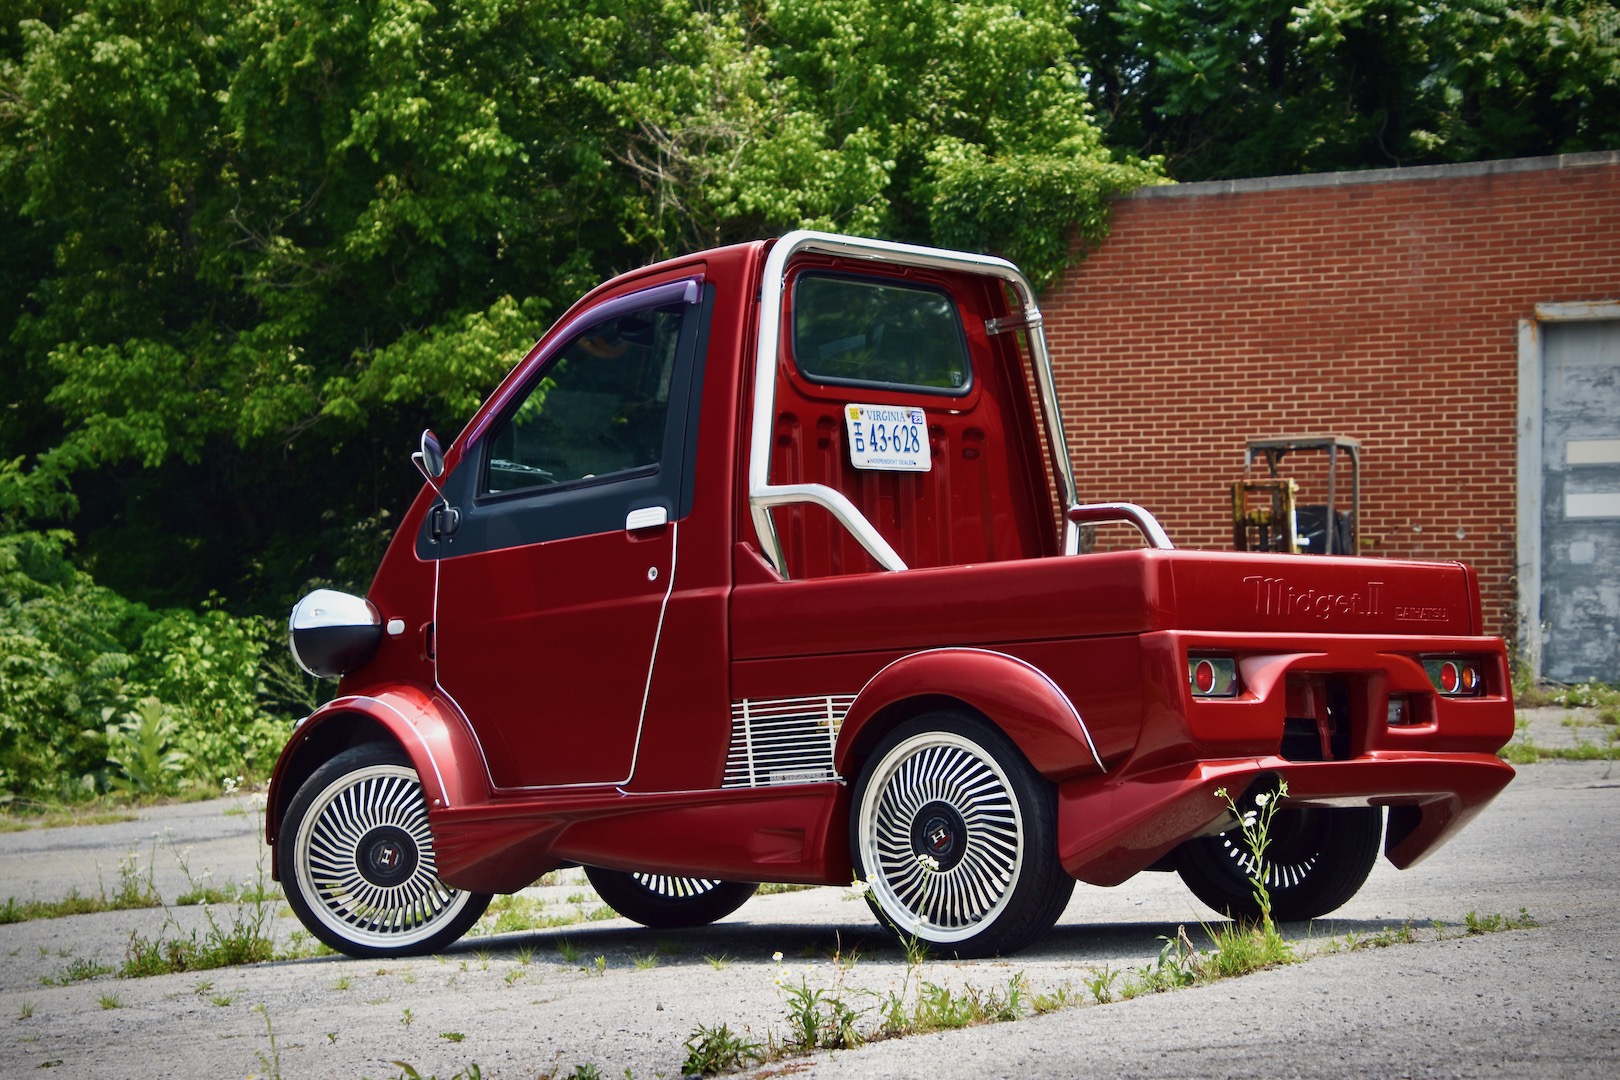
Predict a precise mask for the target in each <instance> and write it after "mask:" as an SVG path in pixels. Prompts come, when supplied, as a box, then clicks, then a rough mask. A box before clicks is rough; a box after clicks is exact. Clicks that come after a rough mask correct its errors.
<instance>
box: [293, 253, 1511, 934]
mask: <svg viewBox="0 0 1620 1080" xmlns="http://www.w3.org/2000/svg"><path fill="white" fill-rule="evenodd" d="M1041 322H1042V320H1041V313H1040V309H1039V306H1038V303H1037V299H1036V297H1035V294H1034V292H1033V290H1032V289H1031V288H1030V286H1029V283H1028V282H1027V280H1026V279H1025V278H1024V276H1023V275H1022V274H1021V273H1020V272H1019V271H1018V269H1017V268H1016V267H1015V266H1013V265H1012V264H1011V263H1008V262H1006V261H1005V260H1001V259H997V258H993V257H989V256H985V255H977V254H972V253H965V252H953V251H944V250H939V249H932V248H921V247H914V246H910V245H902V244H895V243H889V242H884V241H877V240H866V239H860V238H855V237H846V236H837V235H831V234H825V233H815V232H798V233H793V234H790V235H788V236H785V237H782V238H781V239H778V240H775V241H762V242H756V243H750V244H743V245H737V246H733V247H728V248H721V249H717V250H713V251H707V252H702V253H699V254H695V255H692V256H688V257H685V258H680V259H674V260H671V261H668V262H664V263H660V264H657V265H655V266H651V267H647V268H645V269H642V270H639V271H636V272H633V273H630V274H626V275H623V276H621V277H618V278H615V279H614V280H612V281H609V282H607V283H605V284H603V285H602V286H600V287H599V288H597V289H596V290H594V291H593V292H591V293H590V294H589V295H587V296H586V297H584V298H582V299H581V300H580V301H579V302H578V303H576V304H575V305H574V306H573V307H572V308H571V309H570V310H569V311H568V312H567V313H565V314H564V316H563V317H562V318H561V319H560V320H559V321H558V322H557V324H556V325H555V326H553V327H552V328H551V329H550V330H549V331H548V332H547V333H546V334H545V336H543V337H542V338H541V339H540V341H539V342H538V343H537V344H536V345H535V346H534V347H533V349H531V350H530V352H529V353H528V354H527V355H526V356H525V357H524V359H523V360H522V361H521V362H519V363H518V364H517V365H516V366H515V367H514V368H513V370H512V372H511V373H510V374H509V375H508V376H507V378H506V379H505V380H504V381H503V382H502V383H501V385H500V386H499V387H498V388H496V389H495V391H494V392H493V393H492V394H491V395H490V397H489V398H488V399H487V400H486V401H485V403H484V404H483V405H482V406H481V407H480V409H479V410H478V411H477V413H476V414H475V415H474V416H473V418H472V420H471V421H470V422H469V423H468V424H467V426H466V428H465V429H464V430H463V431H462V432H461V433H460V435H459V436H457V437H456V438H455V439H454V440H453V441H452V442H451V443H450V444H449V446H448V447H443V448H441V446H440V444H439V443H438V441H437V439H435V438H433V437H432V436H431V435H425V436H424V440H423V444H422V447H421V451H420V453H419V454H418V455H417V459H418V462H419V465H420V467H421V468H422V470H423V473H424V480H425V483H424V485H423V487H422V489H421V491H420V493H419V494H418V496H417V498H416V500H415V501H414V503H413V504H412V506H411V508H410V510H409V512H408V513H407V514H406V515H405V516H404V518H403V519H402V521H401V525H400V529H399V532H398V534H397V535H396V536H395V538H394V541H393V543H392V545H391V546H390V548H389V550H388V553H387V555H386V556H385V557H384V559H383V562H382V564H381V566H380V567H379V569H378V572H377V575H376V578H375V580H374V581H373V583H372V586H371V589H370V590H369V592H368V594H367V595H366V596H365V597H356V596H351V595H347V594H342V593H336V592H332V591H330V590H320V591H317V592H316V593H312V594H311V595H310V596H307V597H305V598H304V599H303V600H302V601H300V603H299V604H298V606H297V607H295V608H294V611H293V613H292V616H291V620H290V636H291V640H292V646H293V650H294V654H295V656H297V658H298V660H299V662H300V663H301V664H302V665H303V666H304V667H305V668H306V669H307V670H309V671H311V672H313V673H316V674H320V675H323V676H328V677H338V678H340V683H339V687H338V694H337V696H336V697H335V698H334V699H333V700H332V701H330V702H328V703H327V704H325V705H323V706H322V707H321V708H320V709H318V710H317V711H316V712H315V713H313V714H312V715H311V716H309V717H308V718H306V719H305V720H303V721H301V722H300V723H299V725H298V727H297V728H296V730H295V731H294V732H293V735H292V737H291V739H290V740H289V742H288V745H287V748H286V750H285V751H284V752H283V754H282V756H281V758H280V760H279V762H278V764H277V766H276V770H275V773H274V776H273V779H272V783H271V789H270V812H269V814H268V815H267V826H266V830H267V839H268V841H269V842H270V844H271V845H272V847H273V848H274V851H275V858H274V868H275V873H276V875H277V877H278V878H279V879H280V880H281V881H282V882H283V883H284V884H285V886H286V891H287V895H288V897H289V902H290V904H291V906H292V907H293V909H294V910H295V912H297V914H298V915H299V916H300V918H301V919H302V920H303V921H304V922H305V923H306V925H308V927H309V928H310V930H311V932H313V933H314V934H315V935H316V936H317V937H319V938H320V939H321V940H323V941H325V942H326V943H327V944H329V945H332V946H333V947H334V948H337V949H340V950H343V951H346V952H350V953H353V954H356V955H373V956H380V955H401V954H408V953H416V952H426V951H432V950H434V949H437V948H440V947H442V946H443V945H445V944H447V943H448V942H449V941H452V940H454V939H455V938H457V937H459V936H460V935H461V934H463V933H464V932H465V931H466V930H467V929H468V928H469V927H470V926H471V925H472V924H473V923H474V922H475V921H476V920H477V918H478V917H479V915H480V914H481V912H482V911H483V909H484V907H485V906H486V905H487V904H488V902H489V899H490V897H491V895H492V894H494V893H500V892H511V891H516V890H519V889H522V888H524V887H526V886H528V885H529V884H531V883H532V882H533V881H535V880H536V879H537V878H538V877H540V876H541V875H542V874H544V873H546V872H547V871H549V870H552V869H554V868H556V867H559V866H564V865H582V866H584V867H585V868H586V872H587V874H588V875H589V877H590V880H591V882H592V883H593V885H594V886H595V887H596V888H597V890H598V891H599V892H600V893H601V894H602V896H603V898H604V900H606V901H607V902H608V903H609V904H610V905H612V906H613V907H614V908H615V909H617V910H618V911H620V912H621V913H622V914H624V915H626V916H628V917H630V918H632V919H636V920H638V921H641V922H643V923H645V924H647V925H651V926H658V927H675V926H690V925H697V924H701V923H706V922H709V921H712V920H714V919H717V918H720V917H722V916H724V915H726V914H728V913H730V912H731V911H733V910H735V909H736V908H737V907H738V906H739V905H740V904H741V903H743V902H744V901H746V900H747V898H748V896H749V895H750V894H751V893H752V892H753V890H754V888H755V886H756V884H757V883H759V882H797V883H808V884H849V883H850V882H851V881H857V882H861V883H864V885H865V886H866V890H867V897H868V901H869V903H870V904H871V906H872V909H873V912H874V914H875V915H876V917H877V919H878V921H879V923H880V925H882V926H883V927H885V928H887V929H888V930H890V931H891V932H895V933H900V934H904V935H907V936H913V935H914V936H916V937H917V938H919V939H921V940H923V941H926V942H928V943H930V944H931V945H932V946H934V947H935V948H936V949H938V950H940V951H943V952H949V953H955V954H957V955H962V956H974V955H990V954H996V953H1010V952H1012V951H1015V950H1016V949H1018V948H1020V947H1022V946H1024V945H1026V944H1028V943H1029V942H1030V941H1032V940H1034V939H1035V938H1036V937H1038V936H1039V935H1040V934H1041V933H1043V932H1044V931H1045V930H1046V929H1047V928H1049V927H1050V926H1051V924H1052V923H1053V922H1054V921H1055V920H1056V919H1057V917H1058V916H1059V915H1060V914H1061V912H1062V910H1063V908H1064V905H1065V904H1066V902H1067V900H1068V898H1069V896H1070V894H1071V891H1072V889H1073V887H1074V884H1075V882H1076V881H1077V880H1079V881H1085V882H1088V883H1091V884H1096V885H1113V884H1118V883H1120V882H1123V881H1125V880H1127V879H1128V878H1130V877H1131V876H1133V875H1134V874H1136V873H1139V872H1142V871H1145V870H1165V869H1173V870H1176V871H1177V872H1179V873H1180V874H1181V876H1182V877H1183V879H1185V880H1186V881H1187V883H1188V885H1189V886H1190V887H1191V888H1192V890H1193V891H1194V893H1195V894H1196V895H1198V896H1199V897H1200V898H1201V899H1203V900H1204V901H1206V902H1207V903H1209V904H1210V905H1211V906H1212V907H1214V908H1215V909H1216V910H1218V911H1221V912H1223V913H1226V914H1230V915H1232V916H1234V917H1242V916H1245V915H1251V914H1254V913H1255V912H1254V910H1253V904H1254V899H1253V889H1252V884H1251V880H1250V879H1251V877H1252V876H1255V875H1260V876H1262V877H1263V878H1264V879H1265V880H1266V881H1267V883H1268V887H1269V888H1270V891H1271V894H1272V906H1273V911H1274V912H1275V913H1276V915H1277V916H1278V917H1279V918H1311V917H1314V916H1316V915H1320V914H1324V913H1325V912H1327V911H1330V910H1332V909H1333V908H1335V907H1338V906H1339V905H1340V904H1342V903H1344V902H1345V901H1346V900H1348V899H1349V898H1350V897H1351V896H1352V895H1354V893H1355V891H1356V890H1357V889H1358V888H1359V887H1360V885H1361V883H1362V882H1363V881H1364V880H1365V878H1366V876H1367V873H1368V872H1369V871H1370V869H1371V867H1372V865H1373V862H1374V861H1375V860H1376V858H1377V856H1378V854H1379V852H1380V850H1381V849H1382V851H1383V852H1384V853H1385V854H1386V855H1387V857H1388V858H1389V859H1390V860H1391V861H1392V862H1393V863H1394V864H1395V865H1397V866H1400V867H1403V868H1404V867H1407V866H1410V865H1412V864H1414V863H1416V862H1417V861H1418V860H1419V859H1421V858H1422V857H1423V856H1424V855H1425V854H1427V853H1428V852H1430V851H1432V850H1433V849H1434V848H1435V847H1436V846H1438V845H1439V844H1440V843H1442V842H1444V840H1445V839H1447V838H1448V837H1449V836H1450V835H1452V834H1453V833H1454V832H1455V831H1456V830H1457V829H1458V828H1460V827H1462V825H1463V824H1465V823H1466V822H1467V821H1468V820H1469V819H1470V818H1471V817H1472V816H1473V815H1474V814H1475V813H1477V812H1478V811H1479V810H1480V809H1481V808H1483V806H1484V805H1485V804H1486V803H1488V802H1489V800H1490V799H1491V798H1492V797H1494V796H1495V794H1496V793H1497V792H1498V791H1500V790H1501V788H1502V787H1503V786H1505V785H1506V784H1507V782H1508V781H1509V780H1510V779H1511V778H1512V775H1513V773H1512V770H1511V768H1510V767H1509V766H1507V765H1506V764H1504V763H1503V762H1501V761H1500V760H1498V759H1497V757H1496V756H1495V751H1496V750H1497V749H1499V748H1500V747H1501V746H1502V745H1503V744H1505V743H1506V741H1507V740H1508V739H1509V738H1510V737H1511V736H1512V733H1513V707H1512V701H1511V694H1510V689H1509V675H1508V668H1507V662H1506V654H1505V650H1504V648H1503V643H1502V642H1501V641H1500V639H1497V638H1493V637H1489V636H1485V635H1484V634H1483V633H1482V630H1481V616H1480V605H1479V596H1478V586H1477V583H1476V582H1475V580H1474V577H1473V575H1472V573H1471V572H1470V571H1469V570H1468V568H1467V567H1465V566H1462V565H1460V564H1440V563H1416V562H1396V561H1391V560H1373V559H1359V558H1345V557H1332V556H1327V557H1312V558H1302V557H1297V556H1288V555H1271V554H1251V553H1233V552H1204V551H1182V550H1178V549H1176V548H1175V547H1174V546H1173V544H1172V542H1171V540H1170V538H1169V537H1168V536H1167V535H1166V534H1165V532H1164V530H1163V529H1162V528H1161V527H1160V526H1159V524H1158V522H1157V521H1156V520H1155V519H1154V518H1153V516H1152V515H1151V513H1149V512H1148V511H1147V510H1145V509H1143V508H1141V507H1137V506H1132V505H1129V504H1124V503H1112V502H1083V501H1082V500H1081V498H1080V495H1079V493H1078V492H1077V491H1076V490H1075V483H1074V479H1073V474H1072V469H1071V465H1070V457H1069V451H1068V446H1067V442H1066V440H1065V438H1064V429H1063V423H1062V419H1061V416H1060V412H1059V409H1058V395H1057V389H1056V379H1055V376H1054V372H1053V364H1052V359H1051V356H1050V354H1049V351H1048V348H1047V344H1046V340H1045V336H1044V333H1043V330H1042V325H1041ZM1105 525H1106V526H1109V527H1111V528H1114V529H1123V530H1125V531H1127V532H1128V533H1129V534H1130V535H1131V536H1132V537H1133V538H1134V540H1133V542H1132V543H1131V544H1127V545H1123V546H1121V545H1093V544H1091V543H1089V542H1088V538H1089V536H1090V533H1091V531H1092V530H1094V529H1096V528H1098V527H1099V526H1105ZM1284 789H1286V796H1285V797H1284V798H1283V799H1282V801H1281V803H1279V804H1278V805H1279V806H1280V807H1281V809H1280V810H1278V811H1277V813H1278V816H1277V819H1276V821H1277V827H1276V828H1275V830H1274V835H1275V842H1274V844H1273V847H1272V849H1271V851H1270V853H1269V854H1268V856H1267V858H1266V859H1265V861H1264V864H1263V865H1261V864H1257V863H1255V862H1254V861H1253V859H1252V857H1251V856H1249V855H1246V854H1245V852H1244V851H1243V850H1242V848H1241V845H1240V843H1238V837H1239V832H1238V831H1237V830H1236V829H1235V828H1234V826H1235V825H1236V824H1237V820H1238V819H1237V817H1236V816H1235V815H1236V814H1241V813H1242V812H1243V810H1244V808H1245V807H1252V806H1254V805H1255V804H1256V802H1257V800H1258V801H1264V800H1265V799H1266V798H1267V797H1268V796H1269V795H1272V794H1276V793H1277V792H1279V791H1281V790H1284ZM1217 792H1226V793H1229V794H1230V795H1231V799H1230V800H1228V799H1226V798H1223V797H1221V796H1218V795H1217V794H1216V793H1217ZM1386 818H1387V825H1386Z"/></svg>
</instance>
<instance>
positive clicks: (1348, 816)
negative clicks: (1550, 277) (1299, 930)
mask: <svg viewBox="0 0 1620 1080" xmlns="http://www.w3.org/2000/svg"><path fill="white" fill-rule="evenodd" d="M1383 834H1384V812H1383V810H1382V809H1381V808H1379V807H1376V806H1357V807H1346V808H1341V809H1331V810H1329V809H1322V808H1317V807H1300V808H1298V809H1294V810H1279V811H1277V815H1276V817H1274V818H1273V819H1272V821H1271V828H1270V843H1269V844H1268V845H1267V848H1266V858H1265V865H1264V875H1263V879H1264V881H1265V883H1266V891H1267V892H1269V893H1270V894H1271V917H1272V918H1273V919H1275V920H1277V921H1278V922H1297V921H1301V920H1305V919H1314V918H1317V917H1318V916H1321V915H1326V914H1327V913H1328V912H1330V911H1333V910H1334V909H1335V908H1338V907H1340V906H1341V905H1343V904H1344V903H1345V902H1346V901H1348V900H1349V899H1350V898H1351V897H1352V896H1354V895H1356V892H1357V890H1359V889H1360V888H1361V886H1362V884H1363V883H1364V882H1365V881H1366V880H1367V875H1368V874H1370V873H1372V868H1373V863H1375V862H1377V861H1378V848H1379V842H1380V841H1381V840H1382V838H1383ZM1175 864H1176V872H1177V873H1178V874H1180V875H1181V880H1182V881H1184V882H1186V883H1187V887H1188V888H1189V889H1191V890H1192V891H1193V895H1194V896H1196V897H1198V899H1200V900H1202V901H1203V902H1204V903H1206V904H1208V905H1209V906H1210V907H1212V908H1214V909H1215V910H1216V911H1218V912H1220V913H1221V914H1222V915H1225V916H1227V917H1228V918H1231V919H1249V920H1252V919H1258V918H1260V904H1259V902H1258V901H1256V900H1255V898H1254V885H1253V883H1252V882H1251V881H1250V880H1249V871H1250V869H1251V868H1252V867H1253V866H1254V856H1253V855H1252V854H1251V853H1250V852H1249V850H1248V849H1247V848H1246V847H1244V845H1243V832H1242V830H1241V829H1232V830H1231V831H1229V832H1224V833H1221V834H1220V835H1219V836H1204V837H1199V838H1198V839H1196V840H1189V841H1187V842H1186V843H1185V844H1182V845H1181V846H1180V847H1179V848H1177V849H1176V853H1175Z"/></svg>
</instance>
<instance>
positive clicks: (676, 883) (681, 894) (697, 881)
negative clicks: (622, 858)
mask: <svg viewBox="0 0 1620 1080" xmlns="http://www.w3.org/2000/svg"><path fill="white" fill-rule="evenodd" d="M630 876H631V877H632V878H634V879H635V881H636V884H638V885H640V886H641V887H642V888H643V889H646V890H647V891H648V892H650V893H653V894H655V895H657V896H662V897H666V898H668V899H670V900H692V899H695V898H696V897H699V896H706V895H708V894H709V893H711V892H713V891H714V890H715V887H716V886H718V885H719V884H720V880H719V879H718V878H698V877H676V876H674V875H673V874H644V873H633V874H631V875H630Z"/></svg>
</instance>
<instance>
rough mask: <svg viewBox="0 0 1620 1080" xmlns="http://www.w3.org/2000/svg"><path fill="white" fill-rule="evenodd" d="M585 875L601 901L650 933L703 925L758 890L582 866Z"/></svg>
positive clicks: (736, 884)
mask: <svg viewBox="0 0 1620 1080" xmlns="http://www.w3.org/2000/svg"><path fill="white" fill-rule="evenodd" d="M585 876H586V877H587V878H589V879H590V882H591V888H593V889H595V890H596V894H597V895H598V896H600V897H601V898H602V902H603V903H604V904H606V905H607V906H608V907H610V908H612V909H613V910H614V911H617V912H618V913H619V914H620V915H623V916H624V917H625V918H627V919H630V920H632V921H634V922H638V923H640V924H641V925H642V926H650V927H652V928H653V929H654V930H679V929H682V928H684V927H688V926H707V925H708V924H709V923H712V922H714V921H715V920H716V919H723V918H725V917H726V916H727V915H730V914H731V913H732V912H733V911H736V910H737V909H738V908H740V907H742V906H743V904H745V903H746V902H747V901H748V898H749V897H750V896H753V895H754V890H755V889H757V888H759V886H758V885H755V884H753V883H752V882H746V881H717V880H715V879H714V878H696V877H677V876H675V875H673V874H644V873H640V872H636V873H629V872H626V871H624V870H604V869H602V868H601V867H600V866H587V867H586V868H585Z"/></svg>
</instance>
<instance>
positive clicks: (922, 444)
mask: <svg viewBox="0 0 1620 1080" xmlns="http://www.w3.org/2000/svg"><path fill="white" fill-rule="evenodd" d="M844 430H845V433H846V434H847V435H848V436H849V460H850V463H851V464H853V465H854V466H855V467H856V468H857V469H883V470H888V471H892V472H927V471H928V470H929V469H931V468H932V467H933V464H934V462H933V459H932V457H930V456H929V453H928V417H927V415H926V414H925V413H924V412H923V411H922V410H921V409H913V408H910V407H908V406H904V405H845V406H844Z"/></svg>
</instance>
